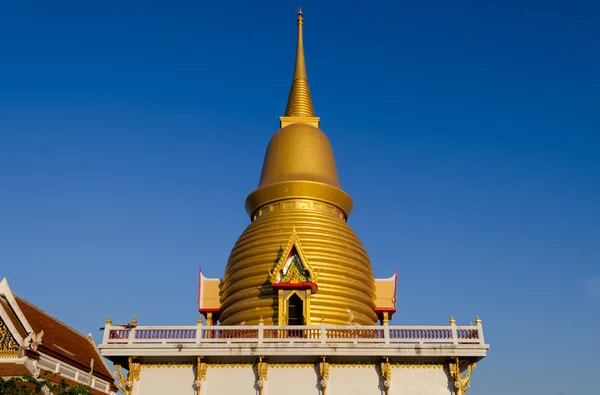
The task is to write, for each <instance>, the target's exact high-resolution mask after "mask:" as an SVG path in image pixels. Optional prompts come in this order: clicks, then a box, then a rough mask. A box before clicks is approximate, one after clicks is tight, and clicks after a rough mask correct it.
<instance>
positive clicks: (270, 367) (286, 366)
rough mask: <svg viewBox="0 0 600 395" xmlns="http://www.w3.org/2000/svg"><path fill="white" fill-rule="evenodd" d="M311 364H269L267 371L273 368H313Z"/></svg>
mask: <svg viewBox="0 0 600 395" xmlns="http://www.w3.org/2000/svg"><path fill="white" fill-rule="evenodd" d="M314 367H315V365H314V364H313V363H270V364H269V369H273V368H314Z"/></svg>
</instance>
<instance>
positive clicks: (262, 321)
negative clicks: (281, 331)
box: [258, 315, 265, 325]
mask: <svg viewBox="0 0 600 395" xmlns="http://www.w3.org/2000/svg"><path fill="white" fill-rule="evenodd" d="M264 323H265V320H264V319H263V316H262V315H261V316H260V319H259V320H258V324H259V325H262V324H264Z"/></svg>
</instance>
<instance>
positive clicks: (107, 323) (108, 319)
mask: <svg viewBox="0 0 600 395" xmlns="http://www.w3.org/2000/svg"><path fill="white" fill-rule="evenodd" d="M110 324H112V319H111V318H110V315H109V316H108V318H107V319H106V325H110Z"/></svg>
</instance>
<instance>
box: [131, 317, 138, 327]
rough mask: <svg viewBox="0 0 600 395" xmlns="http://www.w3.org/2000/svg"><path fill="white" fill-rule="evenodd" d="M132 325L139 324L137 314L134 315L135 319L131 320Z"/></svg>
mask: <svg viewBox="0 0 600 395" xmlns="http://www.w3.org/2000/svg"><path fill="white" fill-rule="evenodd" d="M131 325H137V318H135V316H133V319H132V320H131Z"/></svg>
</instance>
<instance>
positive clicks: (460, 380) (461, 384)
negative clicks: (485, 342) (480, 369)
mask: <svg viewBox="0 0 600 395" xmlns="http://www.w3.org/2000/svg"><path fill="white" fill-rule="evenodd" d="M476 366H477V364H476V363H470V364H469V365H468V366H467V371H466V373H465V375H464V376H463V375H462V373H461V368H460V361H459V359H458V357H457V358H456V359H455V362H454V363H450V364H449V366H448V369H449V370H450V377H451V378H452V380H453V381H454V390H455V391H456V395H464V394H465V393H466V392H467V390H468V389H469V387H470V386H471V373H473V370H475V367H476Z"/></svg>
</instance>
